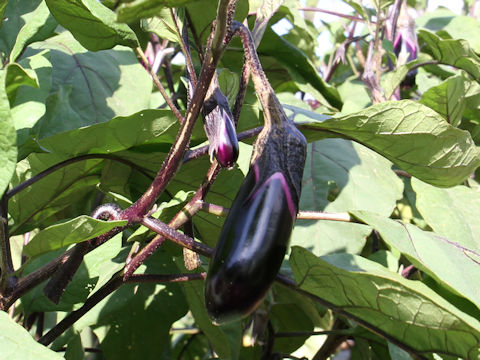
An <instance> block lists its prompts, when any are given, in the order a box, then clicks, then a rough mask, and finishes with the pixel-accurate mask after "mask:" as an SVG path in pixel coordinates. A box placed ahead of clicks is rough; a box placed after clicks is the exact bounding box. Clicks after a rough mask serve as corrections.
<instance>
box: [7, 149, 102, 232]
mask: <svg viewBox="0 0 480 360" xmlns="http://www.w3.org/2000/svg"><path fill="white" fill-rule="evenodd" d="M61 160H64V158H62V157H60V156H55V155H52V154H31V155H30V156H29V157H28V158H27V159H25V160H23V161H21V162H19V163H18V164H17V169H16V172H15V174H14V176H13V177H12V187H15V186H17V185H19V184H21V183H22V182H23V181H26V180H28V179H30V178H31V177H32V176H34V175H36V174H38V173H39V172H40V171H43V170H45V169H47V168H49V167H50V166H53V165H55V164H57V163H59V162H60V161H61ZM101 163H102V160H99V159H93V160H92V159H91V160H84V161H78V162H75V163H72V164H69V165H68V166H64V167H62V168H60V169H58V170H56V171H55V172H53V173H51V174H49V175H48V176H46V177H44V178H42V179H40V180H38V181H36V182H35V183H34V184H32V185H30V186H28V187H27V188H25V189H23V190H22V191H20V192H18V193H17V194H15V195H14V196H13V197H11V198H10V201H9V209H8V210H9V214H10V215H11V216H12V219H13V220H14V225H12V227H11V228H10V232H11V234H22V233H25V232H27V231H31V230H32V229H35V228H40V229H43V228H46V227H47V226H50V225H53V224H55V223H58V222H61V221H63V220H65V219H69V218H73V217H76V216H80V215H84V214H89V213H90V212H91V211H92V207H94V206H95V205H94V203H93V200H94V198H95V193H96V191H97V190H96V188H95V186H96V185H97V184H98V182H99V178H100V170H99V165H100V164H101Z"/></svg>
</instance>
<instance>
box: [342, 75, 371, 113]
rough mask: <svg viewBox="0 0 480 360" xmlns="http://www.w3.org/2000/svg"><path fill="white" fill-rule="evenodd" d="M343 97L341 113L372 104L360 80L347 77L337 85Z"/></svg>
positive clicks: (357, 109)
mask: <svg viewBox="0 0 480 360" xmlns="http://www.w3.org/2000/svg"><path fill="white" fill-rule="evenodd" d="M338 92H339V93H340V96H341V97H342V99H343V107H342V114H345V115H346V114H350V113H353V112H356V111H360V110H363V109H365V108H366V107H368V106H370V105H372V99H371V98H370V95H369V93H368V90H367V89H366V88H365V85H364V83H363V82H362V81H360V80H358V79H357V78H349V79H347V80H345V81H344V82H343V83H342V84H340V85H339V86H338Z"/></svg>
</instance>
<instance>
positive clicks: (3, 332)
mask: <svg viewBox="0 0 480 360" xmlns="http://www.w3.org/2000/svg"><path fill="white" fill-rule="evenodd" d="M0 358H2V359H18V360H27V359H38V360H55V359H59V360H60V359H63V356H61V355H60V354H58V353H56V352H55V351H52V350H50V349H48V348H46V347H45V346H43V345H40V344H39V343H37V342H36V341H35V340H34V339H33V338H32V336H31V335H30V334H29V333H28V331H27V330H25V329H24V328H23V327H22V326H20V325H19V324H17V323H16V322H14V321H13V320H12V319H11V318H10V316H8V314H7V313H6V312H3V311H0Z"/></svg>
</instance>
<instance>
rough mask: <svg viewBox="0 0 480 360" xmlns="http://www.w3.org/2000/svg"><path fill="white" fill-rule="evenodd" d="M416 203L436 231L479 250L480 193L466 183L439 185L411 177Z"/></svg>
mask: <svg viewBox="0 0 480 360" xmlns="http://www.w3.org/2000/svg"><path fill="white" fill-rule="evenodd" d="M412 187H413V190H414V191H415V193H416V204H415V205H416V207H417V209H418V211H419V212H420V213H421V214H422V217H423V218H424V219H425V221H426V222H427V223H428V225H430V227H431V228H432V229H433V230H434V231H435V232H436V233H437V234H439V235H441V236H445V237H447V238H448V239H449V240H452V241H454V242H456V243H459V244H462V245H463V246H466V247H469V248H471V249H477V251H478V252H479V253H480V219H479V218H478V216H477V215H478V214H480V193H479V192H478V191H475V190H474V189H471V188H468V187H466V186H455V187H453V188H449V189H439V188H437V187H434V186H431V185H428V184H425V183H423V182H421V181H419V180H417V179H412Z"/></svg>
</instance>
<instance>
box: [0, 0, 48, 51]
mask: <svg viewBox="0 0 480 360" xmlns="http://www.w3.org/2000/svg"><path fill="white" fill-rule="evenodd" d="M42 2H43V1H42V0H30V1H23V0H9V1H8V4H2V5H1V7H0V9H1V10H4V11H5V12H4V13H3V16H2V18H1V20H2V26H1V28H0V51H1V52H2V53H3V54H5V56H6V58H7V59H8V56H9V54H10V53H11V51H12V49H13V47H14V46H15V43H16V41H17V35H18V34H19V32H20V31H21V29H22V28H23V27H24V26H25V24H28V23H29V22H30V21H34V17H35V14H34V10H35V9H36V8H38V6H39V5H40V4H41V3H42ZM5 5H6V8H5ZM4 19H8V21H3V20H4Z"/></svg>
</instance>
